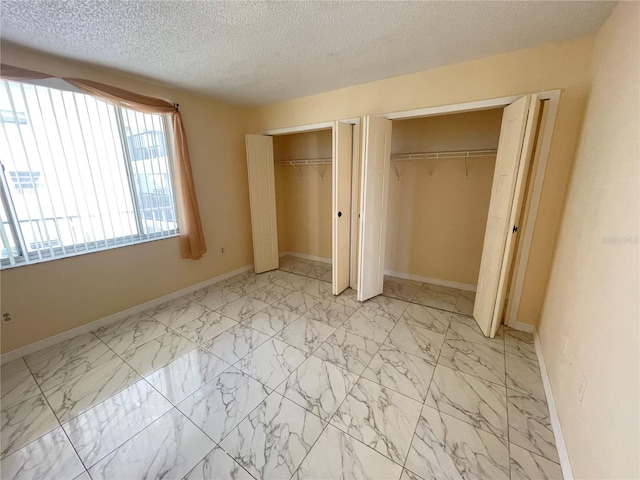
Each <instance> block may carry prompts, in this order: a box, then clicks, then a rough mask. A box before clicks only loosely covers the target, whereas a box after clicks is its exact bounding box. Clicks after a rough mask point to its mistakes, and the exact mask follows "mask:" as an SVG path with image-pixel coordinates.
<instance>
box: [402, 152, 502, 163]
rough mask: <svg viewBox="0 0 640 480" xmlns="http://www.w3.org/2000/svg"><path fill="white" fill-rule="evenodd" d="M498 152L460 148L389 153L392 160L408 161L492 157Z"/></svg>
mask: <svg viewBox="0 0 640 480" xmlns="http://www.w3.org/2000/svg"><path fill="white" fill-rule="evenodd" d="M497 153H498V150H461V151H445V152H416V153H397V154H395V155H391V160H393V161H394V162H410V161H413V160H426V159H431V158H469V157H492V156H495V155H496V154H497Z"/></svg>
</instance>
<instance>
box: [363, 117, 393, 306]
mask: <svg viewBox="0 0 640 480" xmlns="http://www.w3.org/2000/svg"><path fill="white" fill-rule="evenodd" d="M363 130H364V138H363V142H362V145H363V149H362V199H361V201H360V208H361V214H360V244H359V260H360V261H359V268H358V300H360V301H364V300H367V299H368V298H371V297H375V296H376V295H379V294H381V293H382V287H383V282H384V247H385V238H386V227H387V225H386V224H387V203H388V199H387V196H388V194H389V192H388V190H389V167H390V164H391V120H387V119H385V118H378V117H365V118H364V122H363Z"/></svg>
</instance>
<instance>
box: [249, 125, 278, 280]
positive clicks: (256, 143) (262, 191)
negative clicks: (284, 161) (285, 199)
mask: <svg viewBox="0 0 640 480" xmlns="http://www.w3.org/2000/svg"><path fill="white" fill-rule="evenodd" d="M245 139H246V144H247V169H248V173H249V200H250V202H251V229H252V232H253V262H254V268H255V271H256V273H262V272H266V271H268V270H274V269H276V268H278V266H279V265H278V223H277V220H276V188H275V176H274V172H273V137H266V136H263V135H246V136H245Z"/></svg>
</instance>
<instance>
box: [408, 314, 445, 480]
mask: <svg viewBox="0 0 640 480" xmlns="http://www.w3.org/2000/svg"><path fill="white" fill-rule="evenodd" d="M450 328H451V319H449V325H448V326H447V330H446V331H445V332H444V335H443V337H442V345H440V351H439V352H438V358H437V359H436V364H435V367H434V369H433V373H432V374H431V380H430V381H429V387H428V388H427V393H426V395H425V397H424V400H423V401H422V408H421V409H420V415H419V416H418V421H417V422H416V426H415V427H414V429H413V435H412V436H411V442H410V443H409V451H408V452H407V456H406V457H405V459H404V463H403V464H402V470H403V471H404V470H405V469H406V465H407V460H408V459H409V454H410V453H411V445H413V440H414V439H415V438H416V432H417V431H418V424H419V423H420V419H421V417H422V409H423V408H424V407H425V406H427V407H428V405H427V397H428V396H429V392H430V391H431V385H432V384H433V377H434V376H435V374H436V368H438V364H439V363H440V357H441V355H442V350H443V349H444V344H445V342H446V338H447V333H448V332H449V329H450ZM436 410H438V413H444V412H440V410H439V409H437V408H436ZM409 471H410V472H411V473H414V472H413V471H412V470H409ZM415 475H417V474H415ZM418 476H419V475H418Z"/></svg>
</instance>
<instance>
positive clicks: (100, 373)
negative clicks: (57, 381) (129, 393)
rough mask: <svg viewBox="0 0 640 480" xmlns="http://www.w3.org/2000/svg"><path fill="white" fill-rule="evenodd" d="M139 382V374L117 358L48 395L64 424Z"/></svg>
mask: <svg viewBox="0 0 640 480" xmlns="http://www.w3.org/2000/svg"><path fill="white" fill-rule="evenodd" d="M139 380H141V377H140V375H138V373H136V371H135V370H133V369H132V368H131V367H130V366H129V365H127V364H126V363H124V362H123V361H122V360H120V359H119V358H115V359H113V360H110V361H108V362H107V363H103V364H102V365H100V366H98V367H96V368H94V369H93V370H90V371H89V372H87V373H84V374H82V375H79V376H77V377H74V378H72V379H71V380H69V381H68V382H65V383H63V384H62V385H59V386H57V387H55V388H53V389H51V390H47V391H45V392H44V395H45V397H46V398H47V401H48V402H49V405H50V406H51V408H52V409H53V412H54V413H55V414H56V417H57V418H58V420H59V421H60V422H63V423H64V422H66V421H67V420H70V419H72V418H73V417H75V416H77V415H79V414H80V413H82V412H84V411H85V410H88V409H89V408H91V407H93V406H94V405H97V404H98V403H100V402H102V401H103V400H106V399H107V398H109V397H111V396H113V395H115V394H116V393H118V392H120V391H121V390H124V389H125V388H127V387H128V386H129V385H132V384H134V383H136V382H137V381H139Z"/></svg>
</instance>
